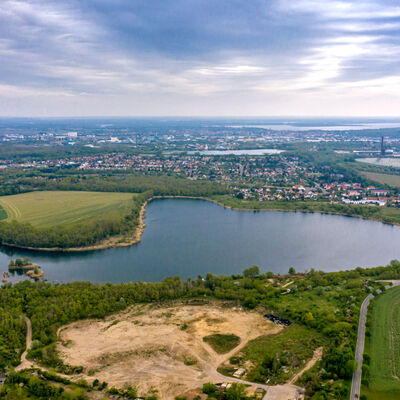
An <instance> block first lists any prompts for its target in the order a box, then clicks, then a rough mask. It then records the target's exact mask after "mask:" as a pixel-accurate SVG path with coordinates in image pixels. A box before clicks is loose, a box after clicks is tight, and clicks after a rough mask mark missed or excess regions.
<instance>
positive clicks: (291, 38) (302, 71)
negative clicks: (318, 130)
mask: <svg viewBox="0 0 400 400" xmlns="http://www.w3.org/2000/svg"><path fill="white" fill-rule="evenodd" d="M399 114H400V2H399V1H398V0H375V1H373V0H371V1H370V0H352V1H347V0H346V1H341V0H338V1H336V0H84V1H82V0H57V1H55V0H52V1H50V0H1V1H0V115H3V116H89V115H92V116H97V115H99V116H101V115H104V116H118V115H124V116H139V115H140V116H151V115H182V116H191V115H193V116H201V115H204V116H216V115H221V116H230V115H232V116H253V115H254V116H269V115H275V116H280V115H298V116H305V115H311V116H312V115H318V116H325V115H326V116H328V115H350V116H351V115H357V116H362V115H365V116H382V115H397V116H398V115H399Z"/></svg>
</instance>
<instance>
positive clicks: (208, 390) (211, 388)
mask: <svg viewBox="0 0 400 400" xmlns="http://www.w3.org/2000/svg"><path fill="white" fill-rule="evenodd" d="M216 391H217V386H215V385H214V384H213V383H210V382H208V383H205V384H204V385H203V393H205V394H212V393H215V392H216Z"/></svg>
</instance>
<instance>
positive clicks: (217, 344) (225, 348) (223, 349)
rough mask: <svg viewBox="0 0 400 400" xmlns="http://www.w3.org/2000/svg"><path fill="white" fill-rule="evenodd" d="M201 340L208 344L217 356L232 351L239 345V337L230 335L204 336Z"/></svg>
mask: <svg viewBox="0 0 400 400" xmlns="http://www.w3.org/2000/svg"><path fill="white" fill-rule="evenodd" d="M203 340H204V341H205V342H206V343H208V344H209V345H210V346H211V347H212V348H213V349H214V350H215V351H216V352H217V353H218V354H225V353H228V352H229V351H231V350H232V349H234V348H235V347H236V346H238V345H239V343H240V337H238V336H236V335H233V334H230V335H222V334H219V333H217V334H215V335H209V336H205V337H204V338H203Z"/></svg>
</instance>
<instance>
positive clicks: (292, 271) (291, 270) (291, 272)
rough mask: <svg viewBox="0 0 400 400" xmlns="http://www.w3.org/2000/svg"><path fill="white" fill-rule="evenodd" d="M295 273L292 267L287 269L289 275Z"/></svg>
mask: <svg viewBox="0 0 400 400" xmlns="http://www.w3.org/2000/svg"><path fill="white" fill-rule="evenodd" d="M295 273H296V270H295V269H294V268H293V267H290V268H289V274H290V275H294V274H295Z"/></svg>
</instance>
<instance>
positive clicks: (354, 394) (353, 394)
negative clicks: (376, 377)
mask: <svg viewBox="0 0 400 400" xmlns="http://www.w3.org/2000/svg"><path fill="white" fill-rule="evenodd" d="M387 282H391V283H392V285H391V286H386V289H391V288H393V287H396V286H399V285H400V281H387ZM373 297H374V295H373V294H369V295H368V296H367V297H366V298H365V299H364V301H363V303H362V305H361V310H360V320H359V321H358V334H357V344H356V353H355V361H356V363H357V368H356V370H355V371H354V373H353V379H352V381H351V391H350V400H356V399H359V397H360V389H361V373H362V363H363V354H364V343H365V324H366V322H367V311H368V305H369V302H370V301H371V299H372V298H373Z"/></svg>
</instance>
